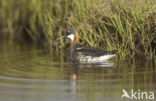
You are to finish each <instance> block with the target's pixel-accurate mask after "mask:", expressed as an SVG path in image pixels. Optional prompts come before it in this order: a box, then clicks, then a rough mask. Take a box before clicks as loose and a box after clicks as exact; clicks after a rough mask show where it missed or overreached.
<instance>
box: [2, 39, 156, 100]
mask: <svg viewBox="0 0 156 101" xmlns="http://www.w3.org/2000/svg"><path fill="white" fill-rule="evenodd" d="M63 52H64V51H63ZM63 52H59V53H58V52H55V50H49V49H40V48H38V47H36V46H35V45H32V44H25V43H17V42H15V43H14V42H10V43H8V42H1V43H0V101H120V100H123V101H125V100H126V101H127V100H128V98H124V99H121V96H122V94H123V92H122V89H125V90H127V91H128V92H130V91H131V89H134V90H135V91H138V90H140V91H152V92H154V93H155V92H156V74H155V66H153V65H152V64H151V63H144V64H142V63H140V62H137V61H136V63H134V62H133V64H132V63H128V64H125V63H120V62H118V63H114V62H106V63H102V64H99V63H97V64H72V63H71V62H70V59H69V57H68V55H69V52H68V51H65V52H64V53H63ZM65 53H66V54H65ZM155 97H156V96H155ZM155 100H156V98H155Z"/></svg>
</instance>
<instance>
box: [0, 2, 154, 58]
mask: <svg viewBox="0 0 156 101" xmlns="http://www.w3.org/2000/svg"><path fill="white" fill-rule="evenodd" d="M155 5H156V2H155V0H131V1H128V0H18V1H14V0H7V1H6V0H0V30H1V33H0V35H1V36H3V37H7V38H8V39H9V40H12V39H16V40H17V39H18V40H20V41H21V40H29V41H32V42H35V43H39V44H41V45H45V46H46V47H47V46H50V47H58V45H60V44H61V45H63V46H67V45H66V43H67V42H66V41H64V40H60V42H59V43H58V41H56V38H58V37H60V36H62V34H63V33H64V32H65V29H66V28H68V27H74V28H76V29H77V31H78V32H79V34H80V39H81V40H82V43H84V44H85V45H88V46H93V47H99V48H102V49H108V50H112V49H116V50H118V52H119V56H118V57H119V58H120V59H123V60H124V59H125V57H126V58H134V56H137V57H138V56H140V57H145V58H147V59H149V60H151V59H152V58H154V59H155V54H156V48H155V46H154V45H156V6H155Z"/></svg>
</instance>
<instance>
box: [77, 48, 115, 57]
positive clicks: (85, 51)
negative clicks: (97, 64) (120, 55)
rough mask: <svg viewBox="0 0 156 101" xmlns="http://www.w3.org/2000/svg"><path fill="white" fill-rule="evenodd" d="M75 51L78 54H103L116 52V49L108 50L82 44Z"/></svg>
mask: <svg viewBox="0 0 156 101" xmlns="http://www.w3.org/2000/svg"><path fill="white" fill-rule="evenodd" d="M75 52H76V53H77V54H83V55H86V56H87V55H89V56H102V55H106V54H115V51H106V50H103V49H98V48H94V47H86V46H83V45H80V46H79V47H75Z"/></svg>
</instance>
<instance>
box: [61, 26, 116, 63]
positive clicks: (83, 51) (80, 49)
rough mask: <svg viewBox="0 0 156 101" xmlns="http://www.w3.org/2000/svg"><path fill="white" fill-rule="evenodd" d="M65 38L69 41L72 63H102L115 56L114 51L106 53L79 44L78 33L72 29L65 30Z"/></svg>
mask: <svg viewBox="0 0 156 101" xmlns="http://www.w3.org/2000/svg"><path fill="white" fill-rule="evenodd" d="M66 34H67V36H63V37H68V38H70V39H71V41H72V43H71V45H70V49H71V52H70V58H71V60H72V62H102V61H107V60H108V59H110V58H111V57H113V56H115V55H116V51H115V50H113V51H106V50H102V49H98V48H93V47H87V46H84V45H82V44H81V43H80V42H79V35H78V32H77V31H76V30H75V29H74V28H68V29H67V30H66Z"/></svg>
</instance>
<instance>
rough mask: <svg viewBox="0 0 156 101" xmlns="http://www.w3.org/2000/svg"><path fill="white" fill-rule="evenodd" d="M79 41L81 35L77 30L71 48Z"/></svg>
mask: <svg viewBox="0 0 156 101" xmlns="http://www.w3.org/2000/svg"><path fill="white" fill-rule="evenodd" d="M78 42H79V35H78V33H77V32H75V35H74V40H73V41H72V43H71V45H70V48H72V47H73V46H74V45H75V44H76V43H78Z"/></svg>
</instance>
